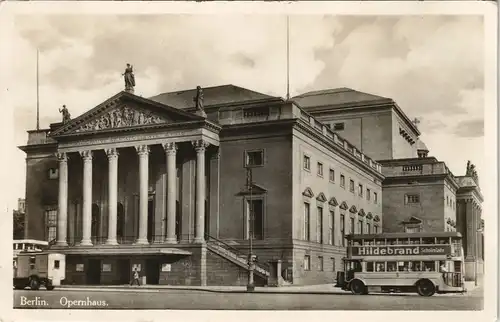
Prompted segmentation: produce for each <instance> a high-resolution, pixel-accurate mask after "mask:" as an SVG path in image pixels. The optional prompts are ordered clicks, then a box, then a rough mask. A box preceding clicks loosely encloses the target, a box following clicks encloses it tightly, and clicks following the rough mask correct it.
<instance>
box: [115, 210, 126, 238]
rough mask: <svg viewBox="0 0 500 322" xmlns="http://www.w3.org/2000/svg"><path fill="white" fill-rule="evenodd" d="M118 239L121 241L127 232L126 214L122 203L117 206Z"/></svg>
mask: <svg viewBox="0 0 500 322" xmlns="http://www.w3.org/2000/svg"><path fill="white" fill-rule="evenodd" d="M116 217H117V218H116V237H117V238H118V240H119V241H120V240H121V239H123V237H125V236H124V231H125V212H124V210H123V205H122V203H121V202H119V203H118V205H117V206H116Z"/></svg>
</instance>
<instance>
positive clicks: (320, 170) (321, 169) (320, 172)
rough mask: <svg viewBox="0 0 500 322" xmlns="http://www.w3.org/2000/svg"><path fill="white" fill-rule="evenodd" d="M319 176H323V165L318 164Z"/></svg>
mask: <svg viewBox="0 0 500 322" xmlns="http://www.w3.org/2000/svg"><path fill="white" fill-rule="evenodd" d="M318 176H320V177H322V176H323V163H321V162H318Z"/></svg>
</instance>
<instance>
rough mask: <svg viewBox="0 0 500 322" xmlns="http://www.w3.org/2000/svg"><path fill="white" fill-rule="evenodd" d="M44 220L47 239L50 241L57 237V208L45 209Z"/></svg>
mask: <svg viewBox="0 0 500 322" xmlns="http://www.w3.org/2000/svg"><path fill="white" fill-rule="evenodd" d="M45 222H46V224H47V225H46V227H47V230H46V236H47V238H46V239H47V241H48V242H50V241H52V240H54V239H56V238H57V209H52V210H47V211H46V212H45Z"/></svg>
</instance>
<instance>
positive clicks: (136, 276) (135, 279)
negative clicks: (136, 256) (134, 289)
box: [130, 268, 141, 286]
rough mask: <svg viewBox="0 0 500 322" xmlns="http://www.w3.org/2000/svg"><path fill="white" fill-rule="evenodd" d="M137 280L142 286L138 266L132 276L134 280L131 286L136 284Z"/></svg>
mask: <svg viewBox="0 0 500 322" xmlns="http://www.w3.org/2000/svg"><path fill="white" fill-rule="evenodd" d="M135 282H137V286H141V282H139V272H138V271H137V268H134V275H133V276H132V281H131V282H130V286H132V285H134V283H135Z"/></svg>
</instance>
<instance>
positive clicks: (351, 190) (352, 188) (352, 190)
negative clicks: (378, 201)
mask: <svg viewBox="0 0 500 322" xmlns="http://www.w3.org/2000/svg"><path fill="white" fill-rule="evenodd" d="M349 191H350V192H352V193H354V180H352V179H351V180H349Z"/></svg>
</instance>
